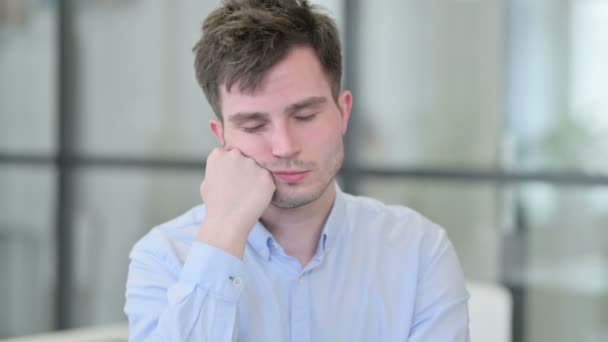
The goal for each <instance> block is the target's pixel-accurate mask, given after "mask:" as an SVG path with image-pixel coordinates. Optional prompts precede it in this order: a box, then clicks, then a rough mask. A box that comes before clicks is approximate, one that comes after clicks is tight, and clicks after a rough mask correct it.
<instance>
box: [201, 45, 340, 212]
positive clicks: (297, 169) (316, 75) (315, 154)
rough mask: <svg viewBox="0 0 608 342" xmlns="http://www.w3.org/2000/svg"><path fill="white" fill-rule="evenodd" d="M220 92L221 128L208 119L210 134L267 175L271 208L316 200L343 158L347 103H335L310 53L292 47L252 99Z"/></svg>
mask: <svg viewBox="0 0 608 342" xmlns="http://www.w3.org/2000/svg"><path fill="white" fill-rule="evenodd" d="M220 89H221V90H220V96H221V108H222V114H223V123H222V122H220V121H218V120H215V119H213V120H211V123H210V126H211V130H212V131H213V133H214V135H215V136H216V137H217V138H218V140H219V142H220V143H221V144H223V145H224V146H225V147H235V148H237V149H239V150H240V151H241V152H242V153H243V154H244V155H246V156H248V157H250V158H253V159H254V160H255V161H256V162H257V163H258V164H259V165H261V166H262V167H264V168H265V169H267V170H269V171H270V172H271V173H272V175H273V178H274V181H275V183H276V186H277V190H276V192H275V194H274V197H273V200H272V204H274V205H275V206H277V207H279V208H296V207H299V206H302V205H305V204H307V203H310V202H312V201H314V200H316V199H318V198H319V197H321V196H322V195H323V194H324V193H325V192H326V191H327V189H328V187H329V186H330V185H332V184H333V180H334V178H335V176H336V173H337V172H338V170H339V169H340V166H341V165H342V160H343V159H344V147H343V142H342V136H343V135H344V133H345V132H346V127H347V123H348V118H349V114H350V109H351V102H352V100H351V94H350V92H343V93H342V94H341V95H340V97H339V99H338V103H337V104H336V102H335V101H334V99H333V97H332V93H331V88H330V85H329V83H328V81H327V79H326V77H325V75H324V74H323V70H322V67H321V64H320V63H319V60H318V59H317V57H316V55H315V53H314V50H313V49H311V48H309V47H296V48H293V49H292V50H291V51H290V53H289V54H288V55H287V56H286V58H285V59H283V60H282V61H281V62H279V63H278V64H277V65H275V66H273V67H272V68H271V69H270V70H269V71H268V73H267V74H266V75H265V77H264V80H263V82H262V84H261V86H260V88H259V89H258V90H256V92H255V93H254V94H244V93H241V92H239V91H238V84H236V85H235V86H234V87H232V89H231V92H227V91H226V89H225V87H224V86H221V87H220Z"/></svg>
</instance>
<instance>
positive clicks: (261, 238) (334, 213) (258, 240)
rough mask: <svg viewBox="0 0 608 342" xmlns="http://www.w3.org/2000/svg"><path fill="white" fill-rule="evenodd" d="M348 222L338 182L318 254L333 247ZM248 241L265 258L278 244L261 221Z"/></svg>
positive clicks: (250, 234)
mask: <svg viewBox="0 0 608 342" xmlns="http://www.w3.org/2000/svg"><path fill="white" fill-rule="evenodd" d="M345 223H346V203H345V198H344V193H343V192H342V190H341V189H340V187H339V186H338V185H337V183H336V198H335V200H334V204H333V206H332V208H331V211H330V212H329V215H328V216H327V220H325V224H324V225H323V232H322V233H321V238H320V240H319V243H318V245H317V253H316V256H320V255H323V254H324V253H327V252H328V251H329V249H330V248H333V246H334V244H335V242H336V240H337V238H338V235H339V233H340V230H341V228H342V227H343V226H344V224H345ZM247 241H248V242H249V244H250V245H251V247H252V248H253V249H254V250H255V251H256V252H257V253H258V254H259V255H261V256H262V257H263V258H264V259H270V252H271V250H272V248H273V245H274V244H276V242H275V240H274V237H273V236H272V234H270V232H269V231H268V230H267V229H266V227H264V225H263V224H262V223H260V222H259V221H258V222H257V223H256V224H255V226H254V227H253V229H252V230H251V232H250V233H249V236H248V238H247Z"/></svg>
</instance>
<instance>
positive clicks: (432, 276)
mask: <svg viewBox="0 0 608 342" xmlns="http://www.w3.org/2000/svg"><path fill="white" fill-rule="evenodd" d="M204 216H205V208H204V206H203V205H201V206H198V207H195V208H193V209H191V210H190V211H188V212H187V213H185V214H183V215H182V216H180V217H178V218H176V219H174V220H172V221H170V222H168V223H165V224H163V225H161V226H159V227H156V228H154V229H153V230H152V231H150V232H149V233H148V234H147V235H146V236H145V237H143V238H142V239H141V240H140V241H139V242H137V244H136V245H135V246H134V247H133V250H132V252H131V255H130V257H131V263H130V266H129V276H128V280H127V289H126V304H125V313H126V314H127V316H128V318H129V333H130V340H131V341H172V342H175V341H212V342H223V341H264V342H267V341H279V342H283V341H292V342H304V341H306V342H313V341H314V342H324V341H327V342H340V341H349V342H352V341H373V342H383V341H387V342H393V341H409V342H461V341H469V332H468V312H467V300H468V298H469V295H468V293H467V291H466V289H465V285H464V279H463V274H462V270H461V267H460V264H459V261H458V257H457V256H456V253H455V251H454V248H453V247H452V245H451V243H450V242H449V240H448V238H447V236H446V233H445V231H444V230H443V229H442V228H441V227H439V226H437V225H435V224H433V223H432V222H430V221H429V220H427V219H425V218H424V217H423V216H421V215H420V214H418V213H416V212H415V211H413V210H411V209H408V208H405V207H401V206H387V205H384V204H382V203H380V202H378V201H376V200H373V199H370V198H366V197H355V196H351V195H348V194H346V193H343V192H341V191H340V190H339V189H338V191H337V195H336V200H335V202H334V206H333V208H332V210H331V212H330V215H329V217H328V219H327V221H326V223H325V225H324V227H323V232H322V235H321V239H320V241H319V244H318V248H317V252H316V255H315V256H314V257H313V259H312V260H311V261H310V263H309V264H308V265H307V266H306V267H304V268H302V267H301V265H300V263H299V262H298V260H296V259H295V258H292V257H290V256H288V255H287V254H285V251H284V250H283V249H282V248H281V246H280V245H279V244H278V243H277V242H276V240H275V239H274V238H273V236H272V235H271V234H270V233H269V232H268V231H267V230H266V229H265V228H264V227H263V225H262V224H260V223H258V224H256V226H255V227H253V230H252V231H251V233H250V234H249V237H248V244H247V247H246V250H245V255H244V259H243V261H241V260H240V259H238V258H236V257H234V256H232V255H230V254H228V253H226V252H224V251H222V250H219V249H216V248H214V247H212V246H209V245H206V244H203V243H200V242H197V241H195V235H196V232H197V230H198V229H199V226H200V224H201V222H202V220H203V217H204Z"/></svg>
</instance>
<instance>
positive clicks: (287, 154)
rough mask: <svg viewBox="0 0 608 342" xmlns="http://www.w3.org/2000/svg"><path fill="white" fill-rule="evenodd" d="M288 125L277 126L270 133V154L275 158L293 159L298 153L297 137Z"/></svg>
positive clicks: (298, 143) (299, 147) (298, 142)
mask: <svg viewBox="0 0 608 342" xmlns="http://www.w3.org/2000/svg"><path fill="white" fill-rule="evenodd" d="M295 133H296V132H295V130H294V129H293V127H291V125H290V124H289V123H284V124H281V125H277V127H275V128H274V130H273V133H272V138H271V139H272V141H271V145H272V154H273V155H274V156H275V157H277V158H293V157H295V156H297V155H298V153H300V150H301V146H300V141H299V137H298V136H297V135H296V134H295Z"/></svg>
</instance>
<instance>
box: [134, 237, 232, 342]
mask: <svg viewBox="0 0 608 342" xmlns="http://www.w3.org/2000/svg"><path fill="white" fill-rule="evenodd" d="M131 257H132V261H131V265H130V268H129V278H128V281H127V293H126V299H127V302H126V305H125V313H126V314H127V316H128V318H129V333H130V340H131V341H219V342H221V341H234V340H236V331H237V330H238V329H237V327H236V315H237V305H238V301H239V297H240V293H241V283H240V278H241V276H242V272H243V267H242V262H241V261H240V260H237V259H235V258H234V257H232V256H229V255H226V254H225V253H224V252H222V251H219V250H217V249H215V248H214V247H211V246H208V245H203V244H199V243H194V244H193V246H192V249H191V251H190V254H189V255H188V258H187V260H186V262H185V263H184V266H183V268H182V269H181V272H180V273H179V275H178V276H177V277H171V276H169V274H168V273H166V271H165V270H166V268H165V267H164V266H166V265H163V264H162V260H158V259H157V258H150V256H149V255H145V253H142V252H139V251H134V252H133V253H132V255H131ZM235 279H239V281H238V282H237V281H235Z"/></svg>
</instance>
